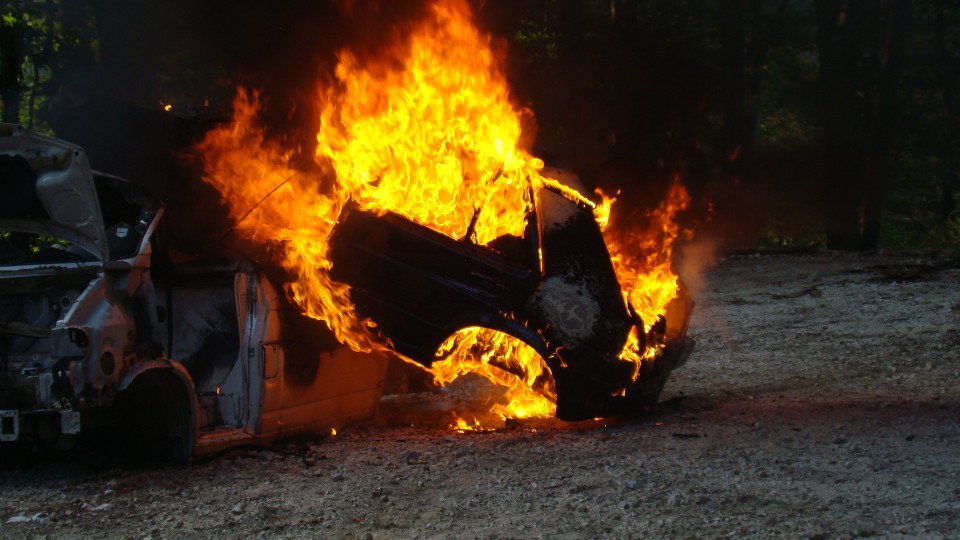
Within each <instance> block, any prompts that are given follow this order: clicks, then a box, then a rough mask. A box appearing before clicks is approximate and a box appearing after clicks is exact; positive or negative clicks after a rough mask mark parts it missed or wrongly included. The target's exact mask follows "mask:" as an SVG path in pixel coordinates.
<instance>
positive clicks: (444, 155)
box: [198, 0, 686, 417]
mask: <svg viewBox="0 0 960 540" xmlns="http://www.w3.org/2000/svg"><path fill="white" fill-rule="evenodd" d="M432 15H433V16H432V17H428V18H427V20H425V21H424V22H423V23H422V26H420V27H419V29H418V30H417V31H415V32H414V33H413V34H412V35H410V36H409V39H408V41H406V43H404V44H403V45H400V46H398V47H396V48H395V49H394V50H391V51H388V52H387V53H385V57H384V58H381V59H380V61H367V62H361V61H360V60H359V59H358V57H357V56H355V55H354V54H353V53H352V52H351V51H349V50H344V51H341V53H340V54H339V63H338V65H337V68H336V71H335V82H334V84H332V85H330V86H329V87H326V88H322V89H321V90H320V92H319V97H318V105H319V110H320V113H319V129H318V132H317V137H316V150H315V156H316V161H317V163H318V164H319V167H317V168H314V169H311V170H309V171H301V170H296V169H294V168H293V167H292V166H291V165H290V155H291V152H290V151H289V150H285V149H284V148H283V147H281V146H280V145H279V144H278V143H277V142H275V141H271V140H269V139H267V137H266V136H265V134H264V131H263V128H262V127H260V125H259V123H258V121H257V114H258V111H259V109H260V106H261V105H260V97H259V95H258V94H257V93H256V92H253V93H249V92H246V91H242V90H241V91H239V92H238V95H237V98H236V100H235V102H234V109H235V111H234V114H235V119H234V120H235V122H234V123H233V124H231V125H228V126H222V127H220V128H217V129H214V130H213V131H211V132H210V133H208V135H207V136H206V138H205V139H204V141H203V142H202V143H201V144H200V145H199V146H198V149H199V151H200V153H201V154H202V155H203V156H204V166H205V173H206V175H205V181H207V182H208V183H210V184H211V185H212V186H214V187H215V188H216V189H217V190H219V192H220V193H221V194H222V196H223V198H224V200H226V201H227V202H228V204H229V208H230V212H231V217H232V218H233V220H234V222H235V231H236V232H237V234H238V235H239V236H240V237H241V238H243V239H245V240H248V241H252V242H256V243H258V244H261V245H264V246H266V247H267V248H268V250H269V253H271V254H272V256H273V257H275V258H276V259H277V260H278V261H279V262H280V264H281V265H282V266H283V267H284V268H285V269H286V270H287V271H289V272H290V273H291V275H294V276H296V279H295V280H294V281H293V282H291V283H289V284H287V285H286V291H287V294H288V296H289V297H290V298H291V299H292V300H293V301H294V302H295V303H296V305H298V306H299V307H300V308H301V309H302V310H303V312H304V313H306V314H307V315H309V316H311V317H314V318H317V319H321V320H323V321H325V322H326V323H327V324H328V326H329V327H330V328H331V330H333V332H334V333H335V334H336V336H337V338H338V339H339V340H340V341H341V342H342V343H344V344H346V345H348V346H350V347H351V348H353V349H355V350H362V351H366V350H371V349H375V348H377V347H382V345H379V344H378V343H379V342H378V341H377V340H376V339H374V337H373V333H372V332H371V331H370V330H371V328H372V326H373V325H372V323H371V322H370V321H365V320H363V319H362V318H361V317H359V316H358V314H357V313H356V311H355V310H354V307H353V304H352V302H351V301H350V296H349V288H348V287H347V286H345V285H344V284H342V283H338V282H336V281H333V280H332V279H330V276H329V271H330V269H331V262H330V258H329V248H330V237H331V234H332V232H333V229H334V227H335V225H336V223H337V221H338V219H339V216H340V212H341V210H342V209H343V207H344V205H345V204H346V202H347V201H348V200H353V201H355V202H356V203H357V204H359V205H360V207H361V208H363V209H366V210H372V211H377V212H386V211H391V212H395V213H397V214H400V215H403V216H405V217H407V218H409V219H411V220H413V221H416V222H418V223H421V224H423V225H426V226H428V227H430V228H432V229H434V230H436V231H439V232H441V233H444V234H446V235H448V236H450V237H453V238H457V239H464V238H465V237H467V236H470V238H468V240H470V241H473V242H475V243H478V244H486V243H487V242H489V241H491V240H492V239H494V238H497V237H499V236H501V235H504V234H512V235H516V236H522V234H523V227H524V218H525V214H526V211H527V209H528V208H529V207H530V205H531V203H532V201H531V200H530V194H531V186H532V188H533V189H538V188H539V187H542V186H545V185H549V186H550V187H552V188H553V189H555V190H560V191H563V192H564V193H565V195H566V196H567V197H568V198H571V199H574V200H579V201H581V202H583V203H585V204H589V205H591V206H594V207H595V214H596V216H597V219H598V222H600V223H601V224H602V225H605V224H606V221H607V218H608V216H609V208H610V204H611V203H612V199H608V198H605V199H604V201H603V203H602V204H599V205H597V204H595V203H594V202H592V201H591V200H590V199H589V198H587V197H585V196H584V195H583V194H580V193H577V192H576V191H575V190H573V189H570V188H567V187H565V186H562V185H560V184H559V183H558V182H557V181H555V180H552V179H549V178H545V177H543V176H542V175H541V173H540V171H541V169H542V168H543V162H542V161H541V160H539V159H537V158H535V157H533V156H532V155H530V154H529V153H528V152H527V151H526V150H525V149H523V148H522V147H521V145H520V142H519V141H520V135H521V117H522V114H523V111H520V110H518V109H517V108H515V107H514V106H513V105H511V102H510V98H509V90H508V86H507V83H506V80H505V78H504V76H503V73H502V71H501V69H500V66H499V65H498V63H497V61H496V58H495V56H494V54H493V53H492V51H491V48H490V38H489V36H487V35H484V34H482V33H480V32H479V31H478V30H477V29H476V27H475V26H474V25H473V22H472V20H471V13H470V9H469V7H468V5H467V3H466V1H465V0H436V1H435V3H434V5H433V6H432ZM324 171H332V173H333V177H334V178H333V181H332V187H331V182H330V181H329V180H330V178H329V176H330V175H329V174H326V173H325V172H324ZM325 180H326V182H325ZM676 186H678V187H675V188H674V189H673V190H671V196H670V197H668V201H670V206H669V209H663V207H662V208H661V209H660V210H658V212H659V214H656V215H655V216H654V220H655V222H657V223H661V224H662V226H663V228H664V230H663V233H664V234H657V235H640V236H637V235H632V236H629V237H627V238H624V239H619V240H616V241H614V240H610V239H608V247H609V249H610V253H611V255H612V257H613V261H614V264H615V268H616V270H617V273H618V276H619V277H620V279H621V284H622V285H624V290H625V291H627V292H626V293H625V301H629V302H630V303H632V304H633V305H634V306H636V307H637V309H638V310H640V314H641V317H642V318H643V320H644V321H646V322H648V323H649V322H650V321H655V320H656V316H657V315H659V313H662V312H663V309H664V305H665V304H666V302H668V301H669V299H670V298H672V296H671V294H672V295H674V296H675V294H676V276H675V275H673V273H672V272H671V271H670V267H669V259H670V253H669V248H670V242H672V239H673V238H675V237H676V225H675V224H674V222H673V216H674V214H675V213H676V211H678V210H677V209H678V208H680V207H682V206H683V205H684V204H685V203H684V202H683V200H684V199H683V197H685V196H686V195H685V191H683V188H682V187H679V184H676ZM681 192H682V193H683V196H681V195H679V193H681ZM671 231H672V232H671ZM667 238H669V241H664V240H666V239H667ZM649 242H655V243H656V242H659V245H657V246H652V245H648V244H649ZM653 248H657V249H653ZM661 248H665V251H664V250H662V249H661ZM658 250H659V251H658ZM627 253H642V254H645V255H643V257H640V258H638V257H637V256H632V255H628V254H627ZM628 345H629V344H628ZM632 347H634V348H636V342H633V344H632ZM623 356H624V357H625V358H630V359H632V360H634V361H636V362H637V363H638V364H639V362H641V361H642V358H641V357H640V356H638V353H636V352H634V353H630V354H626V352H625V355H623ZM432 371H433V373H434V376H435V380H436V381H437V383H439V384H446V383H448V382H450V381H452V380H453V379H455V378H456V377H458V376H459V375H462V374H464V373H468V372H475V373H479V374H481V375H483V376H484V377H487V378H488V379H490V380H492V381H494V382H496V383H498V384H502V385H504V386H507V387H508V388H509V391H508V393H507V398H508V400H509V403H507V404H505V405H501V406H500V408H499V409H498V410H497V411H496V412H498V413H499V414H501V415H502V416H504V417H520V416H550V415H553V414H554V411H555V406H554V404H553V401H552V397H553V390H552V383H551V381H550V380H549V374H548V372H546V371H545V370H544V364H543V360H542V359H541V358H540V357H539V356H538V355H537V354H536V353H535V352H534V351H533V350H532V349H531V348H530V347H528V346H526V345H524V344H523V343H521V342H520V341H519V340H516V339H514V338H512V337H510V336H506V335H504V334H500V333H497V332H493V331H491V330H487V329H482V328H471V329H465V330H462V331H461V332H458V333H457V334H456V335H454V336H452V337H451V338H450V339H448V340H447V341H446V342H445V343H444V344H443V345H442V346H441V349H440V351H439V352H438V361H437V362H435V363H434V365H433V368H432Z"/></svg>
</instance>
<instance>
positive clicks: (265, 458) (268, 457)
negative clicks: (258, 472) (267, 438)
mask: <svg viewBox="0 0 960 540" xmlns="http://www.w3.org/2000/svg"><path fill="white" fill-rule="evenodd" d="M257 460H258V461H260V463H270V462H271V461H273V452H271V451H269V450H264V451H263V452H260V454H258V455H257Z"/></svg>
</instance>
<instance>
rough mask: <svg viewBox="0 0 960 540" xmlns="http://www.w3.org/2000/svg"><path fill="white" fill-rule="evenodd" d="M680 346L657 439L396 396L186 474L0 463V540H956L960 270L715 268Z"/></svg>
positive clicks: (898, 262) (829, 257)
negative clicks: (484, 426)
mask: <svg viewBox="0 0 960 540" xmlns="http://www.w3.org/2000/svg"><path fill="white" fill-rule="evenodd" d="M690 333H691V335H692V336H693V337H695V338H696V340H697V349H696V350H695V352H694V354H693V356H691V358H690V361H689V362H688V364H687V366H686V367H684V368H683V369H681V370H680V371H678V372H676V373H675V374H674V377H673V378H672V379H671V380H670V382H668V384H667V388H666V390H665V391H664V394H663V402H662V403H661V407H660V410H659V411H657V413H656V414H655V415H653V416H651V417H650V418H643V419H621V420H604V421H594V422H585V423H578V424H564V423H560V422H556V421H521V422H517V423H512V424H510V425H509V426H504V427H503V428H502V429H500V430H497V431H494V432H486V433H466V434H457V433H453V432H451V431H450V430H449V429H448V428H447V424H448V423H449V413H448V411H449V408H450V406H451V405H453V404H454V402H455V401H456V399H458V396H457V395H456V394H454V395H452V396H450V397H448V398H445V399H440V398H438V397H435V396H432V397H422V398H420V397H415V396H414V397H409V396H408V397H404V398H399V399H394V400H391V401H389V402H387V403H385V405H384V407H383V412H382V415H381V418H379V419H378V420H377V421H376V422H374V423H371V424H369V425H366V426H357V427H353V428H348V429H346V430H344V431H343V432H342V433H340V434H338V435H336V436H335V437H332V438H326V439H318V440H314V441H306V442H299V443H295V444H289V445H284V446H279V447H274V448H270V449H250V450H244V451H238V452H235V453H233V454H228V455H225V456H221V457H218V458H216V459H212V460H209V461H206V462H201V463H196V464H193V465H190V466H186V467H177V468H167V469H162V470H153V471H149V470H148V471H143V470H135V469H132V470H131V469H120V468H114V467H113V466H112V465H110V464H109V463H107V462H105V461H104V460H102V459H98V457H97V455H95V453H94V451H92V450H85V451H81V452H78V453H75V454H71V455H69V456H65V457H64V456H61V457H57V458H45V459H40V460H29V461H26V462H18V463H15V464H10V463H8V464H6V465H5V466H4V467H3V469H2V471H0V488H2V495H0V537H3V538H14V537H17V538H28V537H48V538H57V537H111V538H112V537H118V538H144V537H151V538H213V537H216V538H229V537H242V538H247V537H265V538H266V537H269V538H276V537H280V538H302V537H324V538H328V537H329V538H604V537H610V538H614V537H616V538H639V537H659V538H675V537H677V538H688V537H694V538H697V537H700V538H718V537H719V538H722V537H733V538H743V537H764V538H766V537H786V538H859V537H884V538H898V537H901V538H960V269H958V267H957V265H956V264H952V265H951V264H948V263H944V262H943V261H942V260H941V259H937V258H935V257H930V256H923V257H906V256H882V255H871V256H861V255H839V254H832V253H826V254H816V255H772V256H756V255H754V256H739V257H728V258H727V259H725V260H722V261H720V263H719V264H718V265H717V266H716V267H715V268H714V269H713V270H711V271H710V272H708V273H707V274H706V276H705V282H704V286H703V288H702V290H700V291H698V292H697V308H696V313H695V315H694V319H693V322H692V326H691V330H690ZM459 406H460V407H461V408H462V407H464V406H466V405H463V404H460V405H459ZM411 423H412V424H414V425H413V426H411V425H410V424H411ZM304 456H306V458H305V457H304Z"/></svg>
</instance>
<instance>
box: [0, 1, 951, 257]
mask: <svg viewBox="0 0 960 540" xmlns="http://www.w3.org/2000/svg"><path fill="white" fill-rule="evenodd" d="M472 6H473V8H474V13H475V15H476V18H477V23H478V25H479V26H480V27H481V28H482V29H483V30H484V31H486V32H489V33H490V35H491V36H492V39H493V44H494V46H495V49H496V50H497V51H499V52H500V53H502V57H503V58H502V59H503V65H504V69H505V72H506V75H507V78H508V80H509V82H510V85H511V88H512V91H513V99H514V101H515V106H516V107H518V108H523V109H526V110H529V111H530V112H531V114H530V115H529V116H530V118H531V121H530V122H529V124H530V125H529V129H528V133H527V135H526V136H527V138H528V139H529V141H530V145H531V148H532V150H533V153H534V154H535V155H537V156H540V157H542V158H543V159H544V160H545V161H546V162H547V163H548V164H550V165H556V166H562V167H567V168H570V169H573V170H575V171H577V172H578V173H580V174H581V175H582V176H583V177H584V178H585V179H587V180H588V182H589V183H591V184H593V185H595V186H599V187H601V188H602V189H604V190H605V191H607V192H615V191H617V190H618V189H623V192H624V194H623V195H622V200H624V201H625V202H626V204H624V205H622V208H623V209H624V210H621V211H622V212H626V213H628V214H630V213H632V214H635V215H637V216H639V215H642V214H643V212H644V211H645V210H646V209H649V208H652V207H653V206H656V204H657V201H658V199H659V198H660V197H661V196H662V194H663V192H664V191H665V186H666V185H667V184H668V183H669V181H670V179H671V178H672V177H673V176H674V175H678V176H679V178H680V179H681V181H682V182H683V183H684V184H685V185H686V186H687V187H688V189H689V190H690V193H691V195H692V196H693V201H694V202H693V205H692V208H691V210H690V212H689V213H688V215H687V217H686V219H687V221H688V223H687V225H688V226H689V227H690V228H691V229H693V230H695V231H696V234H697V235H698V236H699V237H701V238H707V239H711V240H714V241H716V242H718V243H719V244H721V245H723V246H725V247H726V248H728V249H741V248H747V249H749V248H756V247H770V248H774V247H784V248H811V247H812V248H830V249H841V250H867V251H872V250H893V249H904V248H909V249H929V248H936V249H948V250H951V251H953V252H954V253H960V209H958V192H960V177H958V174H960V111H958V108H960V107H958V105H960V103H958V100H960V98H958V95H957V94H958V93H960V88H958V83H960V6H958V4H957V3H955V2H951V1H949V0H925V1H922V0H818V1H812V0H726V1H719V0H696V1H695V0H676V1H670V2H664V1H654V0H581V1H564V0H525V1H524V2H515V1H513V0H474V1H473V2H472ZM423 13H424V7H423V2H409V1H406V2H388V1H386V0H383V1H379V2H378V1H372V0H371V1H363V0H353V1H347V0H342V1H339V2H333V1H330V2H307V1H303V0H284V1H281V2H271V3H266V2H258V1H254V0H237V1H233V2H229V3H228V2H202V3H201V2H193V1H190V0H168V1H159V0H145V1H139V2H118V1H114V0H10V1H8V2H6V3H5V4H4V5H3V6H2V7H0V120H2V121H3V122H14V123H20V124H22V125H24V126H26V127H28V128H31V129H35V130H38V131H40V132H43V133H48V134H52V135H58V136H62V137H65V138H67V135H69V134H75V133H77V132H87V133H89V135H88V138H89V137H95V136H98V135H95V134H97V133H100V132H101V131H98V129H102V128H103V127H104V125H107V126H109V125H112V124H111V122H112V121H116V122H118V125H125V126H130V125H134V126H135V125H136V123H133V124H131V123H130V122H125V120H124V119H123V118H119V117H122V116H124V115H127V114H129V115H131V116H136V115H137V114H139V112H136V111H148V112H150V113H157V114H168V115H170V116H172V117H175V118H177V119H183V120H184V121H194V120H196V119H197V118H202V119H208V120H209V119H223V118H226V117H227V116H228V113H229V107H230V100H231V98H232V96H233V93H234V92H235V89H236V87H237V86H247V87H258V88H262V89H263V92H264V95H265V96H266V98H267V99H266V102H267V107H268V110H267V111H265V112H266V113H267V115H268V116H269V117H270V118H271V123H270V125H271V127H272V129H273V130H275V131H276V132H279V133H283V132H293V131H296V130H303V129H315V126H314V125H313V124H312V122H313V123H315V120H311V118H312V115H313V114H314V112H315V111H310V110H308V108H305V107H298V106H297V104H298V103H302V101H303V100H302V98H303V97H304V96H305V95H311V94H312V93H313V92H315V91H316V87H317V84H318V82H322V81H324V80H326V79H329V78H330V71H331V69H332V66H333V65H334V64H335V62H336V52H337V51H338V50H339V49H341V48H343V47H345V46H347V45H349V46H351V47H353V48H354V49H356V50H361V51H368V52H369V54H376V51H377V50H378V48H379V47H380V46H382V44H383V43H384V42H386V41H389V40H395V39H402V36H403V28H404V24H405V23H406V22H408V21H411V20H415V19H416V17H418V16H421V15H422V14H423ZM91 100H99V102H100V103H106V104H108V105H107V106H109V107H111V110H112V111H113V112H114V113H115V114H113V115H110V117H109V118H107V117H105V118H104V119H103V123H102V124H103V125H98V126H93V125H91V124H90V123H89V122H84V123H79V122H78V121H77V117H76V116H71V115H70V114H69V110H70V109H71V107H74V106H76V104H77V103H81V102H84V101H91ZM532 118H535V119H536V120H535V122H534V121H533V120H532ZM98 123H99V122H98ZM81 139H83V137H81ZM71 140H74V139H71ZM119 140H120V143H119V144H122V147H118V148H116V153H126V154H132V155H143V154H144V153H145V152H149V151H152V149H146V150H145V149H144V148H137V146H138V145H140V146H144V145H150V144H151V142H150V141H151V139H150V137H148V136H146V132H145V133H144V136H143V137H138V136H137V134H133V135H131V134H129V133H125V134H124V135H123V136H122V137H120V138H119ZM78 142H80V143H81V144H83V141H82V140H81V141H78ZM95 157H96V155H95V154H94V152H93V151H91V160H92V162H93V163H92V164H93V166H94V167H95V168H106V167H105V166H104V164H98V161H96V159H95ZM142 163H144V167H146V166H147V165H146V164H148V163H151V162H146V161H144V162H142ZM154 165H155V164H151V165H150V166H154ZM154 168H156V167H154ZM107 172H118V173H122V174H130V173H129V171H110V170H108V171H107ZM154 172H155V171H154ZM145 174H146V173H145ZM627 217H628V218H629V216H627Z"/></svg>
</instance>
